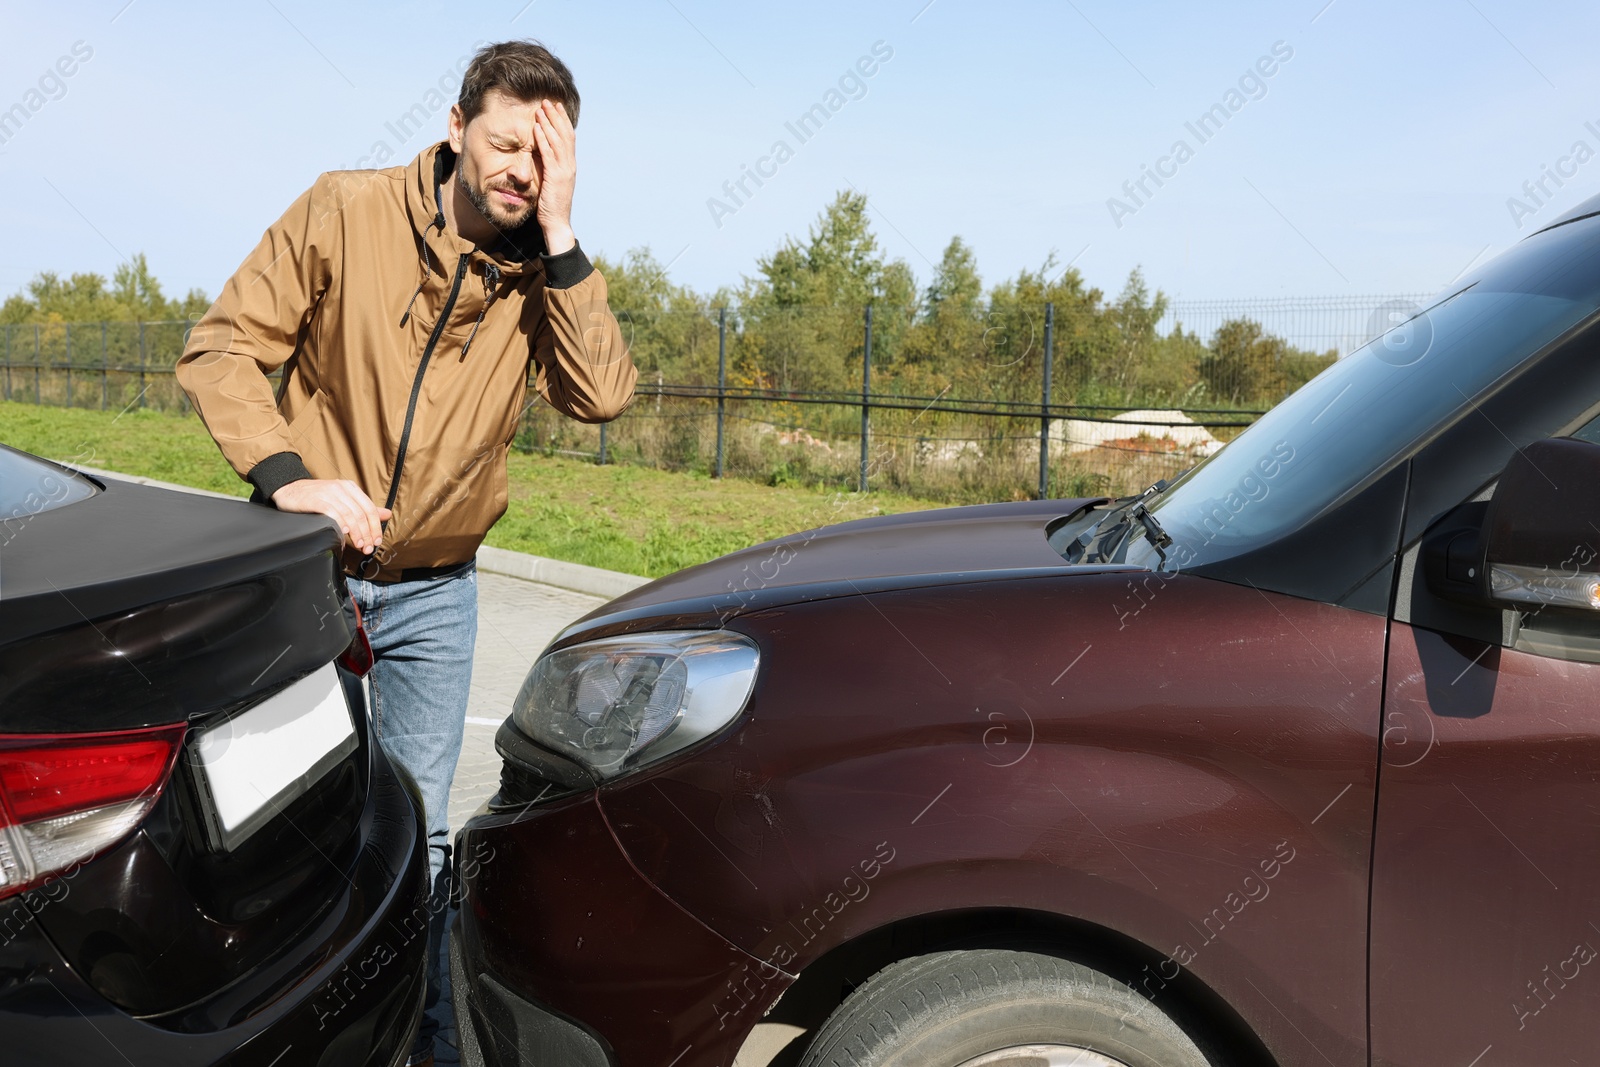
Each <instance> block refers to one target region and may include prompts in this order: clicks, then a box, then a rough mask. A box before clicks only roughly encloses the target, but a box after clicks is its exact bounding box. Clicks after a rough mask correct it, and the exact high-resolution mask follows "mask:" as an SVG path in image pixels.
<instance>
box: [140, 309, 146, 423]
mask: <svg viewBox="0 0 1600 1067" xmlns="http://www.w3.org/2000/svg"><path fill="white" fill-rule="evenodd" d="M144 388H145V387H144V320H143V319H140V320H139V407H140V408H143V407H144Z"/></svg>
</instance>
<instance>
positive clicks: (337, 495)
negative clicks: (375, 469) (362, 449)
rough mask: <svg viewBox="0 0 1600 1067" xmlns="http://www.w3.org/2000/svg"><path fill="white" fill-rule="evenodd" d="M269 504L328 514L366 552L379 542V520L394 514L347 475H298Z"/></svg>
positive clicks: (309, 513)
mask: <svg viewBox="0 0 1600 1067" xmlns="http://www.w3.org/2000/svg"><path fill="white" fill-rule="evenodd" d="M272 504H273V506H274V507H276V508H277V509H278V510H279V511H297V512H300V513H302V514H306V515H318V514H320V515H326V516H328V518H330V519H332V520H333V521H334V522H336V523H338V524H339V532H340V533H342V534H344V536H345V539H346V540H347V541H349V542H350V544H351V545H353V546H355V547H356V548H359V549H360V550H361V551H362V552H365V553H367V554H369V555H370V554H371V553H372V550H373V549H375V548H377V547H378V546H379V545H381V544H383V523H384V521H385V520H387V519H388V518H390V517H391V516H392V515H393V514H394V512H392V511H390V510H389V509H388V508H380V507H379V506H378V505H376V504H374V503H373V502H372V500H371V498H370V497H368V496H367V494H366V493H363V492H362V491H361V487H360V486H359V485H357V484H356V483H355V482H352V481H350V480H349V479H347V478H301V479H300V480H299V481H295V482H290V483H289V484H287V485H284V486H281V487H280V488H279V489H278V491H277V492H276V493H273V494H272Z"/></svg>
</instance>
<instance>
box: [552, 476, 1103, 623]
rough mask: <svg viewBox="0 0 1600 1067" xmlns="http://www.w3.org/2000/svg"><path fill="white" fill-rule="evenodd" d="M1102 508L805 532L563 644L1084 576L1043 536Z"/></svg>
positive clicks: (681, 574) (605, 612) (1028, 510)
mask: <svg viewBox="0 0 1600 1067" xmlns="http://www.w3.org/2000/svg"><path fill="white" fill-rule="evenodd" d="M1102 503H1105V498H1103V497H1085V498H1081V499H1076V500H1033V501H1026V502H1023V503H1014V504H982V505H977V506H973V507H960V508H942V509H939V510H937V511H918V512H910V513H906V514H900V515H886V516H882V517H879V518H872V519H858V520H856V521H854V522H844V523H839V524H838V525H835V526H823V527H819V528H817V529H814V530H806V531H803V532H801V533H797V534H791V535H790V536H788V537H781V538H778V539H777V540H775V541H766V542H763V543H762V544H759V545H753V546H751V547H750V548H746V549H742V550H740V551H738V552H733V553H730V554H728V555H726V556H722V557H720V558H718V559H714V560H711V561H710V562H709V563H702V564H699V565H698V566H694V567H689V568H686V569H685V570H681V571H678V572H676V573H675V574H669V575H667V576H666V577H665V578H660V579H657V580H656V581H654V582H651V583H650V584H649V585H643V586H640V587H639V588H638V589H635V590H633V591H631V592H629V593H626V594H624V595H623V596H620V597H618V598H617V599H615V600H613V601H611V602H610V603H608V604H605V605H603V606H602V607H600V608H598V609H597V610H595V611H593V612H591V613H590V614H588V615H586V616H584V617H583V618H582V619H579V620H578V621H577V622H575V623H573V624H572V625H571V626H569V627H568V628H567V629H566V630H565V631H564V632H563V633H562V634H561V635H560V636H559V637H558V638H557V639H556V643H557V644H566V643H570V642H571V641H573V640H577V639H579V638H582V637H590V636H597V633H596V632H597V631H600V630H606V631H608V632H625V631H627V630H629V629H634V628H642V627H643V624H645V623H646V622H648V624H649V625H650V626H651V627H659V626H661V625H663V624H666V625H672V624H674V622H677V623H681V624H682V625H685V626H704V625H705V620H706V616H707V615H712V616H715V617H717V618H718V619H721V620H724V621H725V620H727V619H729V618H732V617H734V616H736V615H741V614H744V613H746V612H750V611H756V610H761V609H764V608H770V607H775V606H777V605H780V604H789V603H797V602H801V601H808V600H822V599H827V598H830V597H838V596H851V595H856V594H860V593H870V592H878V591H881V590H885V589H903V588H910V587H913V586H922V585H929V584H942V583H956V582H970V581H993V580H997V579H1002V578H1018V577H1030V576H1033V575H1037V574H1046V573H1060V572H1062V571H1069V570H1081V569H1084V568H1081V567H1076V568H1075V567H1073V566H1072V565H1071V564H1069V563H1067V561H1066V560H1065V559H1063V558H1062V557H1061V555H1060V554H1059V553H1057V552H1056V551H1055V549H1053V548H1051V547H1050V543H1049V541H1048V540H1047V534H1046V528H1047V527H1048V526H1050V525H1051V524H1052V523H1053V522H1054V521H1055V520H1057V519H1062V518H1066V517H1067V516H1071V515H1073V514H1076V513H1079V512H1083V511H1085V510H1086V509H1088V508H1090V507H1092V506H1094V505H1097V504H1102ZM1090 569H1093V570H1104V569H1106V568H1104V567H1094V568H1090Z"/></svg>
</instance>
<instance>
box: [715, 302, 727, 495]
mask: <svg viewBox="0 0 1600 1067" xmlns="http://www.w3.org/2000/svg"><path fill="white" fill-rule="evenodd" d="M727 406H728V309H727V308H725V307H724V308H718V309H717V474H716V476H717V477H718V478H720V477H722V424H723V419H724V418H725V417H726V414H727Z"/></svg>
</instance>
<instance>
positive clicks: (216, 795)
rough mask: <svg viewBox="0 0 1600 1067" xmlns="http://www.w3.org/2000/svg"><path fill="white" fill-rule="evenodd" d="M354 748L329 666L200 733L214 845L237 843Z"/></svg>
mask: <svg viewBox="0 0 1600 1067" xmlns="http://www.w3.org/2000/svg"><path fill="white" fill-rule="evenodd" d="M355 748H356V730H355V724H354V723H353V722H352V721H351V718H350V705H349V703H348V701H347V700H346V699H345V693H344V686H343V685H341V684H340V682H339V672H338V671H337V670H336V669H335V668H334V665H333V664H331V663H329V664H327V665H326V666H324V667H322V668H321V669H320V670H318V671H315V672H313V673H312V674H309V675H307V676H306V677H304V678H302V679H300V680H299V681H298V682H295V683H294V684H293V685H291V686H289V688H287V689H284V690H282V691H280V692H278V693H275V694H273V695H272V696H271V697H269V698H267V699H266V700H264V701H262V702H261V703H260V704H257V705H256V706H255V707H253V708H251V709H250V710H248V711H244V712H241V713H240V714H238V715H235V716H234V717H233V718H231V719H229V720H228V721H227V722H224V723H219V724H218V725H216V726H212V727H208V728H207V729H205V730H203V731H201V732H200V734H199V736H198V738H197V740H196V742H195V744H194V748H193V757H194V759H195V760H197V761H198V763H199V765H200V768H199V769H200V773H199V774H198V775H197V776H196V777H197V778H199V779H200V785H201V789H202V791H203V792H204V793H205V794H206V799H207V800H208V801H209V803H208V804H206V805H205V807H206V808H207V809H208V810H207V812H206V816H207V819H206V821H207V823H208V829H209V831H210V834H211V838H212V842H213V844H215V845H218V846H220V847H222V848H225V849H232V848H234V847H236V846H237V845H239V843H240V842H242V841H244V840H245V839H247V838H248V837H250V835H251V834H253V833H255V832H256V831H257V830H259V829H260V828H261V827H263V826H265V825H266V824H267V823H268V822H270V821H271V820H272V819H274V818H275V817H277V815H278V813H279V812H281V811H282V810H283V808H284V807H285V805H287V804H289V803H290V802H292V801H293V800H294V799H295V798H296V797H298V796H300V795H301V794H302V793H304V792H305V791H306V790H307V789H309V788H310V787H311V786H312V784H314V783H315V782H316V781H317V780H318V779H319V778H321V777H322V776H323V775H324V774H327V773H328V771H329V770H331V769H332V768H333V767H334V766H335V765H336V764H338V763H339V761H340V760H342V759H344V758H345V757H346V756H347V755H349V754H350V753H351V752H353V751H355Z"/></svg>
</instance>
